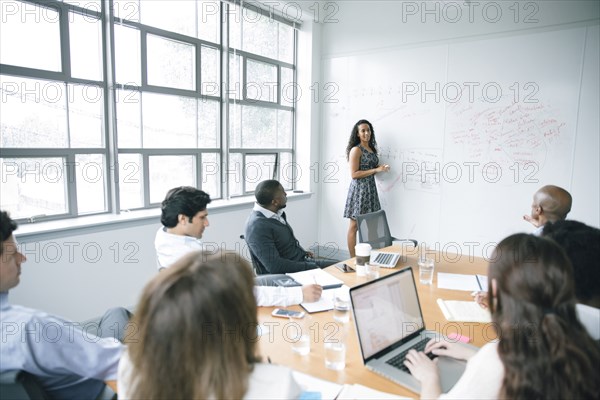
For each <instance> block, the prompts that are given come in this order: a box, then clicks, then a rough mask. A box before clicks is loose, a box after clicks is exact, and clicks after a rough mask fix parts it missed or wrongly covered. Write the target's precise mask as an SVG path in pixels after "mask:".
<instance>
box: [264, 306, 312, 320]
mask: <svg viewBox="0 0 600 400" xmlns="http://www.w3.org/2000/svg"><path fill="white" fill-rule="evenodd" d="M304 314H305V313H304V311H293V310H284V309H283V308H276V309H274V310H273V312H272V313H271V315H272V316H274V317H281V318H304Z"/></svg>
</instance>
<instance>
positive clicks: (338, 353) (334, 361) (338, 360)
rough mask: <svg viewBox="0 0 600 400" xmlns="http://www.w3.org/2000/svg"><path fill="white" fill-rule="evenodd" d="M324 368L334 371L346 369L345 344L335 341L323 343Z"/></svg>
mask: <svg viewBox="0 0 600 400" xmlns="http://www.w3.org/2000/svg"><path fill="white" fill-rule="evenodd" d="M325 367H327V368H329V369H333V370H335V371H341V370H343V369H344V368H346V343H344V342H343V341H335V340H332V341H330V342H325Z"/></svg>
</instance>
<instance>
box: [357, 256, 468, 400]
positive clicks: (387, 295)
mask: <svg viewBox="0 0 600 400" xmlns="http://www.w3.org/2000/svg"><path fill="white" fill-rule="evenodd" d="M350 300H351V301H352V312H353V313H354V323H355V325H356V331H357V333H358V342H359V345H360V350H361V353H362V357H363V363H364V364H365V366H366V367H367V368H368V369H370V370H372V371H374V372H376V373H378V374H380V375H383V376H384V377H386V378H388V379H390V380H392V381H394V382H396V383H398V384H400V385H402V386H405V387H407V388H409V389H410V390H413V391H415V392H417V393H418V392H420V390H421V385H420V383H419V381H417V380H416V379H415V378H414V377H413V376H412V375H411V374H410V372H408V369H406V367H404V364H403V361H404V360H403V354H404V353H405V352H407V351H408V350H409V349H411V348H413V347H415V346H417V345H420V346H422V347H424V345H425V343H427V342H428V341H429V340H430V339H431V338H434V337H440V336H441V335H440V334H439V333H436V332H432V331H426V330H425V322H424V320H423V314H422V313H421V306H420V304H419V297H418V295H417V289H416V286H415V279H414V276H413V272H412V269H411V268H410V267H408V268H404V269H402V270H400V271H398V272H395V273H392V274H390V275H387V276H384V277H382V278H380V279H377V280H373V281H369V282H367V283H364V284H362V285H359V286H355V287H353V288H351V289H350ZM466 346H468V345H466ZM394 364H395V365H394ZM438 366H439V369H440V380H441V385H442V390H443V391H444V392H446V391H448V390H450V389H451V388H452V386H454V384H455V383H456V382H457V381H458V379H459V378H460V376H461V375H462V373H463V371H464V369H465V366H466V362H465V361H459V360H455V359H453V358H449V357H439V361H438Z"/></svg>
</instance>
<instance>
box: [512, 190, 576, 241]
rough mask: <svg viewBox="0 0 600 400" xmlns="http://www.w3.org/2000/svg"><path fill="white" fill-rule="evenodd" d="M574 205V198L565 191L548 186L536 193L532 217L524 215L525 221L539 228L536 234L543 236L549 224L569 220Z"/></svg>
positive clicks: (532, 205)
mask: <svg viewBox="0 0 600 400" xmlns="http://www.w3.org/2000/svg"><path fill="white" fill-rule="evenodd" d="M572 203H573V198H572V197H571V194H570V193H569V192H567V191H566V190H565V189H563V188H561V187H558V186H554V185H546V186H544V187H542V188H541V189H540V190H538V191H537V192H535V194H534V195H533V204H531V215H523V219H524V220H525V221H527V222H529V223H531V224H532V225H533V226H535V227H536V228H537V229H536V231H535V232H534V234H536V235H541V233H542V230H543V229H544V225H546V223H547V222H556V221H561V220H564V219H565V218H567V214H568V213H569V211H571V204H572Z"/></svg>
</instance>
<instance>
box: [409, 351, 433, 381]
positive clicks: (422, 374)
mask: <svg viewBox="0 0 600 400" xmlns="http://www.w3.org/2000/svg"><path fill="white" fill-rule="evenodd" d="M404 365H405V366H406V367H407V368H408V371H409V372H410V373H411V374H412V375H413V376H414V377H415V378H416V379H417V380H418V381H420V382H439V370H438V367H437V360H431V359H430V358H429V355H427V354H425V353H423V352H422V351H415V350H413V349H411V350H410V351H409V352H408V353H407V354H406V361H404Z"/></svg>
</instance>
